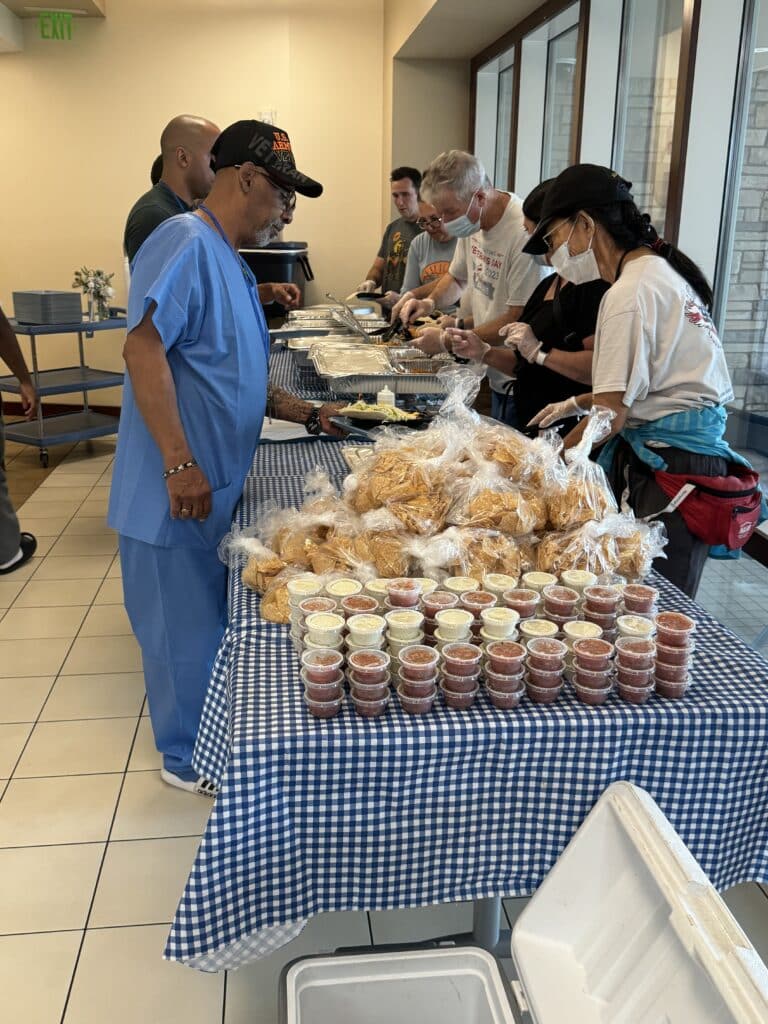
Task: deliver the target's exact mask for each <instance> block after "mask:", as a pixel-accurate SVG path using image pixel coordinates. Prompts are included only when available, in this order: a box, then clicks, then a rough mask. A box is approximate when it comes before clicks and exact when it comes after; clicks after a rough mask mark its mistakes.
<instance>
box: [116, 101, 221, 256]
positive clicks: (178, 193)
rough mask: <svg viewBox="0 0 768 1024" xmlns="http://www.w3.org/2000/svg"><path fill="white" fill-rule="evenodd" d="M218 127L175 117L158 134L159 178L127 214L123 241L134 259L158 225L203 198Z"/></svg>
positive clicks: (209, 182) (185, 116)
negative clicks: (161, 162) (160, 161)
mask: <svg viewBox="0 0 768 1024" xmlns="http://www.w3.org/2000/svg"><path fill="white" fill-rule="evenodd" d="M219 134H220V132H219V129H218V127H217V126H216V125H215V124H213V122H212V121H207V120H206V119H205V118H204V117H194V116H192V115H190V114H181V115H180V116H179V117H174V118H173V120H172V121H169V122H168V124H167V125H166V126H165V128H164V129H163V134H162V135H161V136H160V154H161V156H162V161H163V164H162V166H163V172H162V177H161V178H160V180H159V181H158V183H157V184H156V185H154V186H153V187H152V188H151V189H150V190H149V192H145V193H144V195H143V196H142V197H141V199H139V200H138V201H137V202H136V203H135V204H134V206H133V209H132V210H131V212H130V213H129V214H128V221H127V223H126V225H125V236H124V239H123V244H124V246H125V251H126V254H127V256H128V259H129V260H130V261H131V263H132V262H133V258H134V256H135V255H136V253H137V252H138V251H139V249H140V248H141V246H142V244H143V243H144V241H145V240H146V239H147V238H148V237H149V236H150V235H151V234H152V232H153V231H154V230H155V228H156V227H157V226H158V224H162V222H163V221H164V220H167V219H168V218H169V217H175V216H176V214H177V213H186V212H187V211H188V210H190V209H191V208H192V204H193V203H194V202H195V201H196V200H200V199H205V197H206V196H207V195H208V192H209V190H210V187H211V185H212V184H213V171H212V170H211V146H212V145H213V144H214V142H215V141H216V139H217V138H218V137H219Z"/></svg>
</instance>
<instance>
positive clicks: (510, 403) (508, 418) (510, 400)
mask: <svg viewBox="0 0 768 1024" xmlns="http://www.w3.org/2000/svg"><path fill="white" fill-rule="evenodd" d="M505 403H506V404H505ZM491 416H493V418H494V419H495V420H499V422H501V423H505V424H506V425H507V426H508V427H515V428H516V427H517V409H516V408H515V396H514V395H513V394H512V391H511V390H510V392H509V394H508V395H504V394H502V393H501V392H499V391H494V390H493V388H491ZM523 425H525V424H523Z"/></svg>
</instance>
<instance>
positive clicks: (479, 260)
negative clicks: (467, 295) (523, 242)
mask: <svg viewBox="0 0 768 1024" xmlns="http://www.w3.org/2000/svg"><path fill="white" fill-rule="evenodd" d="M503 265H504V253H502V252H489V251H488V250H486V249H483V248H482V247H481V246H479V245H478V244H477V242H476V241H475V240H474V239H472V285H473V287H474V288H476V289H477V291H479V292H480V293H481V294H482V295H485V296H486V298H488V299H489V301H491V302H492V301H493V298H494V296H495V294H496V288H497V286H498V283H499V277H500V276H501V268H502V266H503Z"/></svg>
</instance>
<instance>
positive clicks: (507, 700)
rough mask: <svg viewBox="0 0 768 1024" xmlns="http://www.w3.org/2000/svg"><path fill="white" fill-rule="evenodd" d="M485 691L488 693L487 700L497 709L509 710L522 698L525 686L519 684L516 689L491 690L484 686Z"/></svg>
mask: <svg viewBox="0 0 768 1024" xmlns="http://www.w3.org/2000/svg"><path fill="white" fill-rule="evenodd" d="M485 692H486V693H487V694H488V700H489V701H490V702H491V704H493V706H494V707H495V708H498V709H499V711H511V710H512V709H513V708H516V707H517V706H518V704H519V703H520V701H521V700H522V699H523V694H524V693H525V688H524V687H522V686H521V687H520V688H519V689H517V690H493V689H491V687H490V686H486V688H485Z"/></svg>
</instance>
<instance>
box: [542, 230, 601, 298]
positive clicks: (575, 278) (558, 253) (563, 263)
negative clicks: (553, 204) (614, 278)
mask: <svg viewBox="0 0 768 1024" xmlns="http://www.w3.org/2000/svg"><path fill="white" fill-rule="evenodd" d="M575 228H576V225H575V224H574V225H573V227H572V228H571V233H570V234H569V235H568V237H567V238H566V240H565V241H564V242H563V244H562V245H561V246H558V248H557V249H555V251H554V252H553V253H552V255H551V256H550V258H549V261H550V263H551V264H552V266H553V267H554V268H555V270H556V271H557V272H558V274H559V275H560V277H562V278H563V280H565V281H570V283H571V284H587V283H588V282H589V281H599V280H600V268H599V267H598V265H597V260H596V259H595V254H594V252H593V251H592V239H590V240H589V248H588V249H587V250H586V251H585V252H580V253H578V254H577V255H576V256H572V255H571V251H570V249H569V248H568V243H569V242H570V240H571V235H572V234H573V232H574V229H575Z"/></svg>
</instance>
